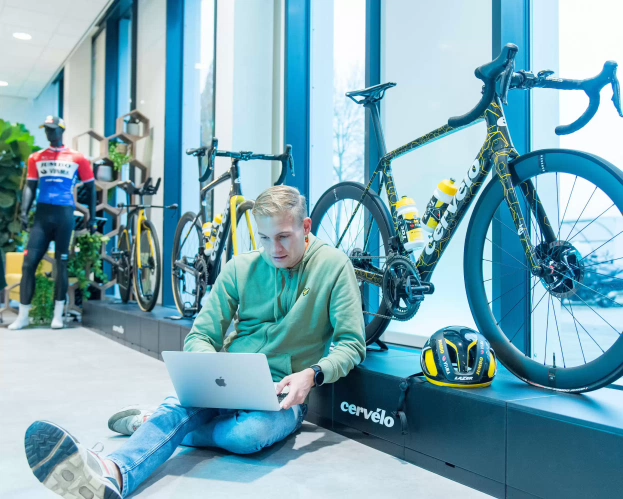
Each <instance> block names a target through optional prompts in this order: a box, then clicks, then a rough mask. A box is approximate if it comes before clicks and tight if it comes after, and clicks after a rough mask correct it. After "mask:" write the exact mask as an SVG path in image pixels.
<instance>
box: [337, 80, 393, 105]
mask: <svg viewBox="0 0 623 499" xmlns="http://www.w3.org/2000/svg"><path fill="white" fill-rule="evenodd" d="M395 86H396V84H395V83H393V82H391V81H389V82H387V83H380V84H378V85H374V86H373V87H368V88H364V89H363V90H353V91H352V92H346V97H348V98H349V99H350V100H352V101H353V102H355V103H357V104H364V105H365V104H369V103H371V102H378V101H380V100H381V99H382V98H383V97H385V91H386V90H387V89H389V88H392V87H395ZM355 97H361V99H356V98H355Z"/></svg>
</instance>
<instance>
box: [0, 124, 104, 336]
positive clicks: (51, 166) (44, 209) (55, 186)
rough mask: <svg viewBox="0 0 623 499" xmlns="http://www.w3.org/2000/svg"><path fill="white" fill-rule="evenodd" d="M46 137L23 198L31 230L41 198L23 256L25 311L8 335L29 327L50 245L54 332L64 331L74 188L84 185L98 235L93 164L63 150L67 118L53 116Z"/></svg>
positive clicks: (22, 299) (92, 226) (24, 222)
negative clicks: (39, 271)
mask: <svg viewBox="0 0 623 499" xmlns="http://www.w3.org/2000/svg"><path fill="white" fill-rule="evenodd" d="M41 128H45V135H46V137H47V139H48V140H49V141H50V147H49V148H48V149H46V150H45V151H38V152H36V153H34V154H32V155H31V156H30V158H29V159H28V178H27V181H26V185H25V186H24V192H23V193H22V210H21V221H22V226H23V228H24V230H28V222H29V216H28V215H29V212H30V208H31V206H32V203H33V201H34V198H35V194H36V192H37V188H38V190H39V195H38V197H37V212H36V213H35V222H34V224H33V227H32V229H31V231H30V237H29V240H28V247H27V248H26V251H25V252H24V264H23V266H22V280H21V283H20V305H19V313H18V316H17V319H16V320H15V321H14V322H13V323H12V324H10V325H9V329H13V330H15V329H22V328H23V327H25V326H27V325H28V324H29V318H28V316H29V311H30V307H31V305H30V304H31V301H32V298H33V296H34V294H35V283H36V278H35V275H36V272H37V268H38V267H39V263H40V262H41V259H42V258H43V256H44V255H45V254H46V252H47V251H48V247H49V245H50V242H52V241H54V243H55V249H56V254H55V259H56V265H55V271H56V272H55V273H56V283H55V293H54V318H53V319H52V328H62V327H63V310H64V304H65V295H66V293H67V286H68V278H67V264H68V260H69V252H70V244H71V236H72V233H73V230H74V208H75V201H74V187H75V185H76V181H77V180H78V179H80V180H81V181H82V182H83V183H84V188H85V190H86V192H87V194H88V198H89V203H88V204H89V222H88V223H89V229H90V232H91V233H93V232H95V230H96V227H97V226H96V225H95V205H96V192H95V182H94V180H95V178H94V176H93V170H92V169H91V163H90V162H89V160H88V159H86V158H85V157H84V156H83V155H82V154H81V153H79V152H77V151H72V150H71V149H69V148H68V147H65V146H64V145H63V139H62V137H63V132H64V131H65V122H64V121H63V119H62V118H59V117H56V116H48V117H47V118H46V120H45V123H44V124H43V125H41Z"/></svg>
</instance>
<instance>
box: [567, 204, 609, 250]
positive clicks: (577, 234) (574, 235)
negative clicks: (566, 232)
mask: <svg viewBox="0 0 623 499" xmlns="http://www.w3.org/2000/svg"><path fill="white" fill-rule="evenodd" d="M613 206H614V203H612V204H611V205H610V206H608V208H606V209H605V210H604V211H602V212H601V213H600V214H599V216H598V217H597V218H595V219H593V220H592V221H591V223H589V224H588V225H585V226H584V227H583V228H582V230H580V231H579V232H576V233H575V234H573V236H572V237H569V238H568V239H567V241H571V240H572V239H573V238H574V237H578V236H579V235H580V234H581V233H582V231H584V229H586V228H587V227H590V226H591V225H592V224H593V222H596V221H597V220H598V219H599V218H600V217H601V216H602V215H603V214H604V213H606V212H607V211H608V210H609V209H610V208H612V207H613Z"/></svg>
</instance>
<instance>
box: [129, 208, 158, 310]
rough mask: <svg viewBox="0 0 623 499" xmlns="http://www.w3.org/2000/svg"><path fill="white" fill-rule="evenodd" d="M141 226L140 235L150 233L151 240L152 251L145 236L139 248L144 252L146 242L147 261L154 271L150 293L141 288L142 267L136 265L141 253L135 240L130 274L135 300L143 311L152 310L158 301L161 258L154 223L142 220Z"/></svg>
mask: <svg viewBox="0 0 623 499" xmlns="http://www.w3.org/2000/svg"><path fill="white" fill-rule="evenodd" d="M143 224H144V225H143V227H142V231H141V235H144V234H145V235H148V237H149V235H151V238H152V241H153V253H152V251H151V249H152V248H151V247H149V241H148V237H146V238H145V240H144V241H141V249H142V250H143V253H145V251H144V245H145V244H147V245H148V247H149V258H148V263H149V265H153V267H154V272H153V276H154V279H153V283H152V284H153V286H152V289H151V294H146V293H145V290H144V289H143V284H142V277H143V275H142V272H143V269H142V268H141V269H139V267H138V264H137V262H138V259H139V258H141V255H139V254H138V244H136V241H134V251H133V255H134V259H135V260H134V264H133V265H132V276H133V279H132V280H133V283H134V296H136V301H137V303H138V306H139V307H140V309H141V310H142V311H143V312H151V311H152V310H153V308H154V307H155V306H156V303H157V302H158V294H159V293H160V278H161V273H162V258H161V255H160V243H159V242H158V234H156V228H155V227H154V224H153V223H152V222H151V221H150V220H145V221H144V222H143Z"/></svg>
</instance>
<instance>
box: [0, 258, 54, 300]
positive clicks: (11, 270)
mask: <svg viewBox="0 0 623 499" xmlns="http://www.w3.org/2000/svg"><path fill="white" fill-rule="evenodd" d="M48 257H50V258H51V259H52V260H54V253H52V252H48ZM23 264H24V253H16V252H12V253H7V254H6V269H5V273H6V274H5V276H6V288H5V290H4V306H5V307H8V306H9V303H10V301H11V300H15V301H17V302H19V285H20V283H21V282H22V265H23ZM39 270H40V271H41V272H49V273H51V272H52V270H53V265H52V263H51V262H50V261H48V260H46V259H43V260H41V263H40V264H39Z"/></svg>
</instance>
